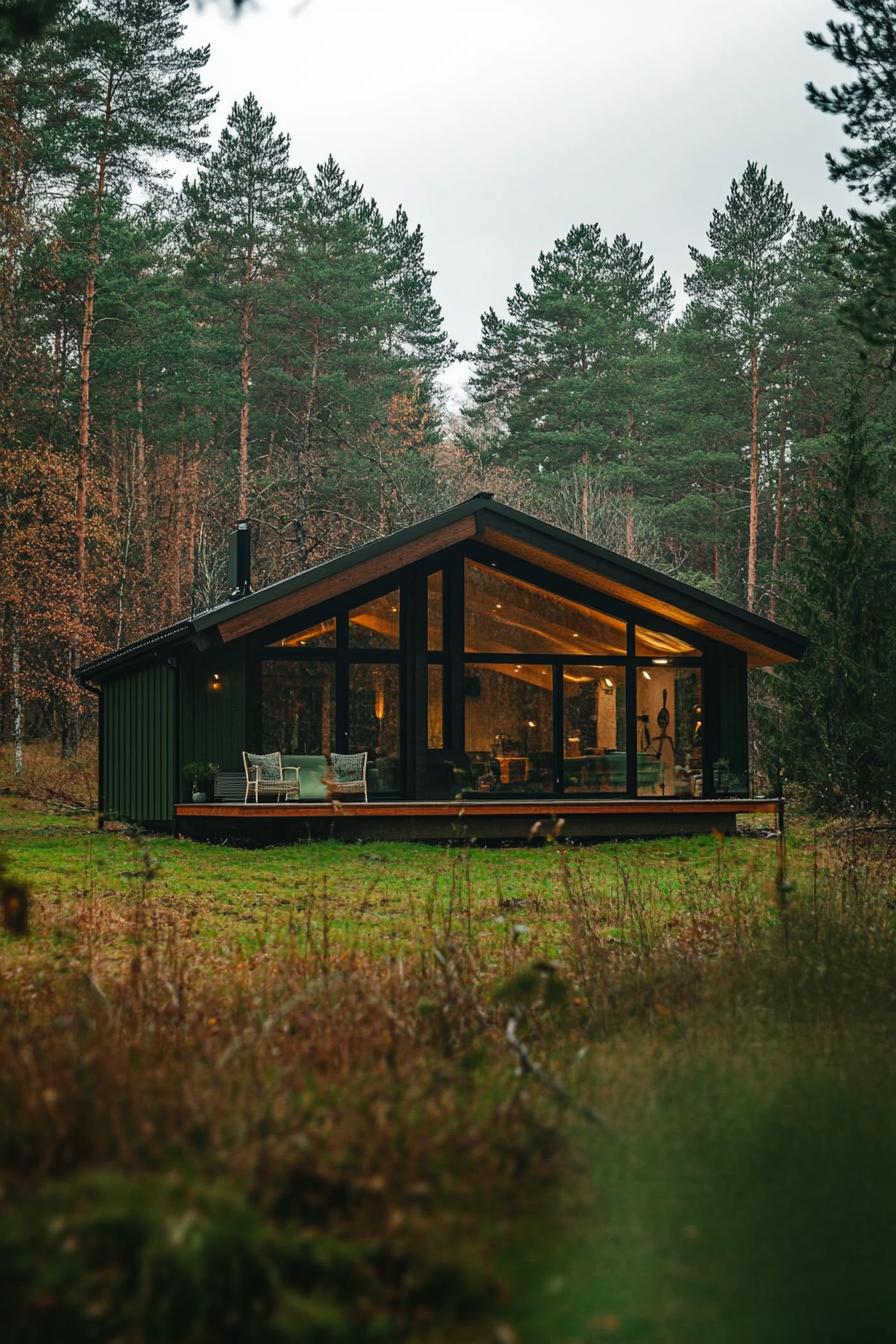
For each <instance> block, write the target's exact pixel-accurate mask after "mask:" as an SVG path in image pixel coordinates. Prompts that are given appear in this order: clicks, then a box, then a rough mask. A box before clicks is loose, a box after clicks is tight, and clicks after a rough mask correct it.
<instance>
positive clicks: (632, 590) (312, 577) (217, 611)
mask: <svg viewBox="0 0 896 1344" xmlns="http://www.w3.org/2000/svg"><path fill="white" fill-rule="evenodd" d="M474 539H478V540H479V541H482V542H484V543H485V544H486V545H488V546H491V547H493V548H494V549H495V550H498V551H504V552H506V553H507V554H509V555H513V556H516V557H517V558H521V559H525V560H528V561H530V562H531V563H533V564H535V565H538V566H539V567H540V568H542V569H545V570H548V571H550V572H553V573H556V574H559V575H562V576H563V577H566V578H570V579H573V580H574V581H575V582H576V583H578V584H580V585H582V586H584V587H587V588H591V589H592V590H593V591H594V592H595V593H596V594H599V593H606V594H608V595H610V596H612V597H615V598H617V599H620V600H622V601H624V602H627V603H630V604H631V605H633V606H636V607H639V608H642V609H644V610H645V611H648V612H653V613H654V614H656V615H657V616H661V617H663V618H665V619H666V620H669V621H673V622H675V623H677V624H679V625H681V626H683V627H684V628H685V629H689V630H692V631H694V632H695V633H697V634H700V635H702V636H704V637H706V638H709V639H715V640H718V641H719V642H720V643H723V644H729V645H732V646H733V647H735V648H738V649H741V650H742V651H743V652H745V653H746V654H747V655H748V658H749V661H750V662H751V663H752V664H754V665H757V666H763V665H767V664H771V663H788V662H795V661H796V660H798V659H799V658H801V657H802V655H803V653H804V651H805V647H806V641H805V639H804V638H803V636H802V635H798V634H796V633H795V632H794V631H793V630H788V629H786V628H785V627H784V626H782V625H777V624H776V623H775V622H774V621H769V620H767V619H766V618H765V617H764V616H757V615H755V614H754V613H753V612H749V611H746V610H744V608H742V607H738V606H735V605H734V604H733V603H731V602H725V601H723V599H722V598H719V597H714V596H713V595H712V594H711V593H706V592H703V591H702V590H701V589H699V588H695V587H693V586H692V585H691V584H688V583H682V582H681V581H680V580H678V579H674V578H670V577H669V576H668V575H666V574H662V573H660V571H659V570H655V569H650V568H649V567H648V566H647V565H642V564H640V563H639V562H638V561H636V560H628V559H626V557H625V556H622V555H618V554H616V552H614V551H608V550H606V549H605V547H603V546H598V545H596V544H595V543H594V542H590V541H585V540H584V539H583V538H581V537H577V536H575V535H573V534H572V533H571V532H564V531H563V530H562V529H560V528H557V527H553V526H552V525H551V524H550V523H544V522H542V521H541V520H540V519H538V518H535V517H533V516H532V515H531V514H528V513H522V512H521V511H520V510H518V509H512V508H509V507H508V506H507V505H506V504H501V503H499V502H498V501H497V500H496V499H494V498H493V497H492V496H491V495H490V494H486V493H482V494H478V495H474V496H473V497H472V498H471V499H467V500H465V501H464V502H463V503H462V504H457V505H455V507H454V508H451V509H446V510H445V511H444V512H443V513H439V514H436V515H435V516H434V517H432V518H427V519H426V520H424V521H423V522H421V523H415V524H414V525H413V526H412V527H405V528H402V529H401V530H400V531H398V532H393V533H391V534H390V535H389V536H387V537H383V538H381V539H379V540H377V541H372V542H368V543H367V544H366V545H364V546H358V547H356V548H355V549H354V550H351V551H347V552H345V553H344V554H343V555H339V556H336V558H335V559H333V560H328V561H326V562H325V563H324V564H321V565H313V566H312V567H311V568H310V569H305V570H302V572H301V573H299V574H294V575H292V576H291V577H290V578H287V579H281V580H280V581H279V582H278V583H271V584H268V585H267V587H265V588H261V589H259V590H258V592H255V593H249V594H248V595H246V596H245V597H239V598H235V599H234V600H232V601H229V602H223V603H221V604H220V605H219V606H216V607H212V608H211V609H210V610H209V611H205V612H202V613H201V614H200V615H198V616H194V617H193V618H192V620H190V621H182V622H180V623H179V624H178V625H176V626H169V627H168V628H167V630H164V631H159V632H158V633H157V634H156V635H151V636H148V637H147V638H145V639H142V640H138V641H137V642H136V643H134V644H129V645H127V646H126V647H125V648H122V649H118V650H116V651H115V652H114V653H111V654H107V655H106V656H105V657H103V658H98V659H96V660H95V661H94V662H92V663H87V664H85V665H84V666H83V667H81V668H79V669H78V676H79V678H80V679H82V680H84V679H90V678H91V677H96V676H100V675H105V674H106V673H107V672H110V671H112V670H114V669H116V668H118V667H119V666H122V665H124V664H125V663H127V662H131V661H134V660H135V659H139V658H140V657H141V656H142V655H143V653H144V652H149V651H150V650H152V649H154V648H155V647H156V646H157V645H158V644H169V643H178V642H187V641H188V640H190V639H194V638H196V637H200V636H203V635H204V636H205V638H209V637H211V638H212V639H214V638H216V637H217V638H220V639H221V640H222V641H224V642H225V643H227V642H230V641H231V640H234V639H239V638H241V637H242V636H243V635H247V634H249V633H251V632H252V631H254V630H258V629H261V628H263V627H264V626H267V625H272V624H273V623H274V622H276V621H280V620H283V619H284V618H286V617H289V616H292V615H297V614H298V613H300V612H301V611H304V610H307V609H308V608H310V607H313V606H317V605H318V604H320V603H321V602H326V601H328V600H330V599H331V598H335V597H338V596H339V595H340V594H342V593H345V592H348V591H349V590H350V589H352V588H356V587H359V586H360V585H361V584H363V583H368V582H370V581H371V580H373V579H376V578H380V577H382V576H384V575H386V574H388V573H390V572H392V571H393V570H397V569H401V568H403V567H404V566H405V565H409V564H412V563H413V562H414V561H417V560H422V559H424V558H426V557H427V556H429V555H433V554H435V553H437V552H439V551H442V550H445V549H446V548H447V547H449V546H453V545H455V544H456V543H458V542H461V541H465V540H474Z"/></svg>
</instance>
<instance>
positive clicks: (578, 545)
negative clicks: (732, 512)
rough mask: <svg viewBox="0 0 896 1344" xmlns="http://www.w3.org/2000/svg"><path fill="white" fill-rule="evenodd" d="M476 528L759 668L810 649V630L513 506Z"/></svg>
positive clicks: (503, 546)
mask: <svg viewBox="0 0 896 1344" xmlns="http://www.w3.org/2000/svg"><path fill="white" fill-rule="evenodd" d="M533 523H535V524H536V525H535V526H533ZM477 534H478V536H479V538H480V540H482V541H483V542H485V544H486V545H491V546H493V547H494V548H495V549H497V550H504V551H506V552H507V553H509V554H516V555H517V556H521V557H522V558H525V559H528V560H531V561H532V562H533V563H536V564H541V565H542V566H543V567H544V568H547V569H552V568H553V569H554V570H555V571H556V572H558V573H566V574H568V575H569V576H570V577H573V578H574V579H575V580H576V581H577V582H585V583H587V584H588V586H590V587H592V588H593V589H595V590H596V591H597V592H601V591H603V592H606V593H609V594H610V595H612V596H614V597H618V598H620V599H621V600H622V601H625V602H628V603H631V604H632V605H635V606H643V607H644V609H645V610H646V611H648V612H649V611H654V612H656V613H657V614H658V615H661V616H663V617H665V619H667V620H671V621H674V622H676V623H677V624H679V625H681V626H683V627H684V628H685V629H691V630H694V631H696V632H697V633H699V634H702V635H704V636H705V637H706V638H709V639H714V640H716V641H718V642H719V643H723V644H729V645H732V646H733V647H735V648H739V649H741V650H742V651H743V652H744V653H746V654H747V657H748V660H749V662H750V664H751V665H752V666H755V667H763V666H772V665H775V664H780V663H793V662H798V661H799V660H800V658H802V656H803V654H804V653H805V651H806V644H807V641H806V639H805V638H804V636H802V635H800V634H797V632H796V631H794V630H789V629H787V627H786V626H782V625H778V624H777V623H776V622H774V621H769V620H767V619H766V618H765V617H764V616H758V615H755V614H754V613H753V612H748V611H745V610H744V609H743V608H741V607H737V606H734V604H733V603H730V602H726V601H724V600H723V599H722V598H717V597H714V596H713V595H712V594H709V593H704V592H702V591H701V589H699V588H694V587H693V586H692V585H691V584H686V583H682V582H681V581H680V580H678V579H674V578H671V577H669V576H668V575H665V574H660V573H658V572H657V571H656V570H653V569H649V568H648V567H647V566H646V565H642V564H640V563H639V562H638V561H636V560H628V559H626V557H624V556H620V555H617V554H616V553H615V552H613V551H608V550H605V549H604V548H603V547H602V546H598V545H596V544H595V543H593V542H589V541H585V540H584V539H582V538H579V537H573V536H572V535H571V534H569V533H564V532H562V531H560V529H559V528H555V527H553V526H551V525H550V524H549V523H541V522H540V521H536V520H534V519H530V518H529V517H528V516H527V515H526V514H523V513H519V512H518V511H517V510H515V509H510V508H508V507H507V506H506V505H503V504H498V503H497V502H494V503H491V504H490V505H489V506H488V507H487V508H486V509H483V510H482V511H481V514H480V518H479V527H478V529H477ZM546 542H547V543H549V544H548V545H547V546H546Z"/></svg>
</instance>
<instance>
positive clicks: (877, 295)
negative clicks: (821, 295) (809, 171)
mask: <svg viewBox="0 0 896 1344" xmlns="http://www.w3.org/2000/svg"><path fill="white" fill-rule="evenodd" d="M835 3H836V4H837V8H838V9H839V10H840V11H841V12H842V13H843V14H845V15H847V16H848V18H847V19H846V20H834V19H832V20H830V21H829V22H828V24H827V26H826V30H825V32H823V33H807V34H806V38H807V40H808V41H809V43H810V45H811V46H813V47H815V48H816V49H817V50H820V51H825V52H827V53H829V54H830V55H831V56H833V58H834V59H835V60H836V61H838V62H839V63H840V64H841V65H843V66H845V67H846V68H847V69H848V70H850V71H851V72H852V73H853V74H854V76H855V78H854V79H852V80H851V81H848V82H846V83H843V84H838V85H835V86H834V87H833V88H832V89H830V90H828V91H824V90H821V89H819V88H818V87H817V85H815V84H814V83H810V84H808V85H807V86H806V92H807V95H808V98H809V101H810V102H811V103H812V105H813V106H814V107H817V108H818V109H819V111H821V112H826V113H828V114H830V115H832V116H835V117H837V118H838V120H839V122H840V124H841V125H842V127H843V130H844V131H845V133H846V135H847V136H849V138H850V140H851V141H853V142H854V143H852V144H849V145H846V146H844V147H843V148H842V149H841V151H840V155H841V157H840V158H839V159H838V158H836V157H835V156H834V155H833V154H828V155H827V162H828V170H829V172H830V176H831V178H832V179H833V180H834V181H835V182H837V181H840V182H845V183H846V184H847V185H848V186H849V187H850V188H851V189H852V190H853V191H855V192H856V193H857V194H858V196H859V198H860V199H861V200H862V201H864V202H865V203H866V204H873V203H877V204H879V205H884V206H886V205H887V204H888V203H892V202H894V201H896V129H894V128H896V82H894V78H893V71H894V69H896V0H835ZM850 213H851V215H852V218H853V220H854V222H855V223H856V225H857V235H858V236H857V239H856V245H855V246H854V248H853V249H852V253H851V256H850V258H849V262H848V265H847V267H846V272H847V277H848V280H849V292H848V293H847V294H846V295H845V297H844V301H843V305H842V308H843V315H844V317H845V319H846V320H847V322H848V323H849V324H850V325H851V326H852V327H853V328H854V329H855V330H856V331H858V332H859V333H860V334H861V336H862V337H863V339H864V340H865V341H866V342H867V343H868V345H869V346H870V347H871V348H872V349H878V350H880V349H884V350H886V351H887V355H888V362H889V367H890V368H892V367H893V365H894V362H896V352H894V350H896V209H893V208H892V205H891V208H888V209H884V210H882V211H880V212H879V213H877V214H868V213H865V212H862V211H859V210H853V211H851V212H850Z"/></svg>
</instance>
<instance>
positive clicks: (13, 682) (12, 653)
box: [9, 608, 25, 775]
mask: <svg viewBox="0 0 896 1344" xmlns="http://www.w3.org/2000/svg"><path fill="white" fill-rule="evenodd" d="M9 671H10V677H9V682H10V696H11V700H12V742H13V760H14V766H13V768H14V770H15V773H16V774H17V775H20V774H21V773H22V771H23V769H24V766H25V759H24V749H23V748H24V741H25V715H24V712H23V706H22V650H21V646H20V643H19V620H18V616H17V614H16V612H15V609H14V608H10V617H9Z"/></svg>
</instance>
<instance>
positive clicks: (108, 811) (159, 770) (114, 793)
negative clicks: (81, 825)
mask: <svg viewBox="0 0 896 1344" xmlns="http://www.w3.org/2000/svg"><path fill="white" fill-rule="evenodd" d="M175 723H176V705H175V671H174V668H173V667H170V666H168V665H167V664H166V663H149V664H147V665H145V666H144V667H139V668H135V669H133V670H131V671H129V672H125V673H123V674H122V675H120V676H117V677H111V678H110V679H109V680H108V681H107V682H106V683H105V684H104V686H103V740H102V752H103V795H104V796H103V812H104V815H105V816H106V817H107V818H109V819H110V820H122V821H137V822H170V821H171V818H172V815H173V812H174V803H175V796H174V772H175V768H176V765H175V758H174V756H175Z"/></svg>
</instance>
